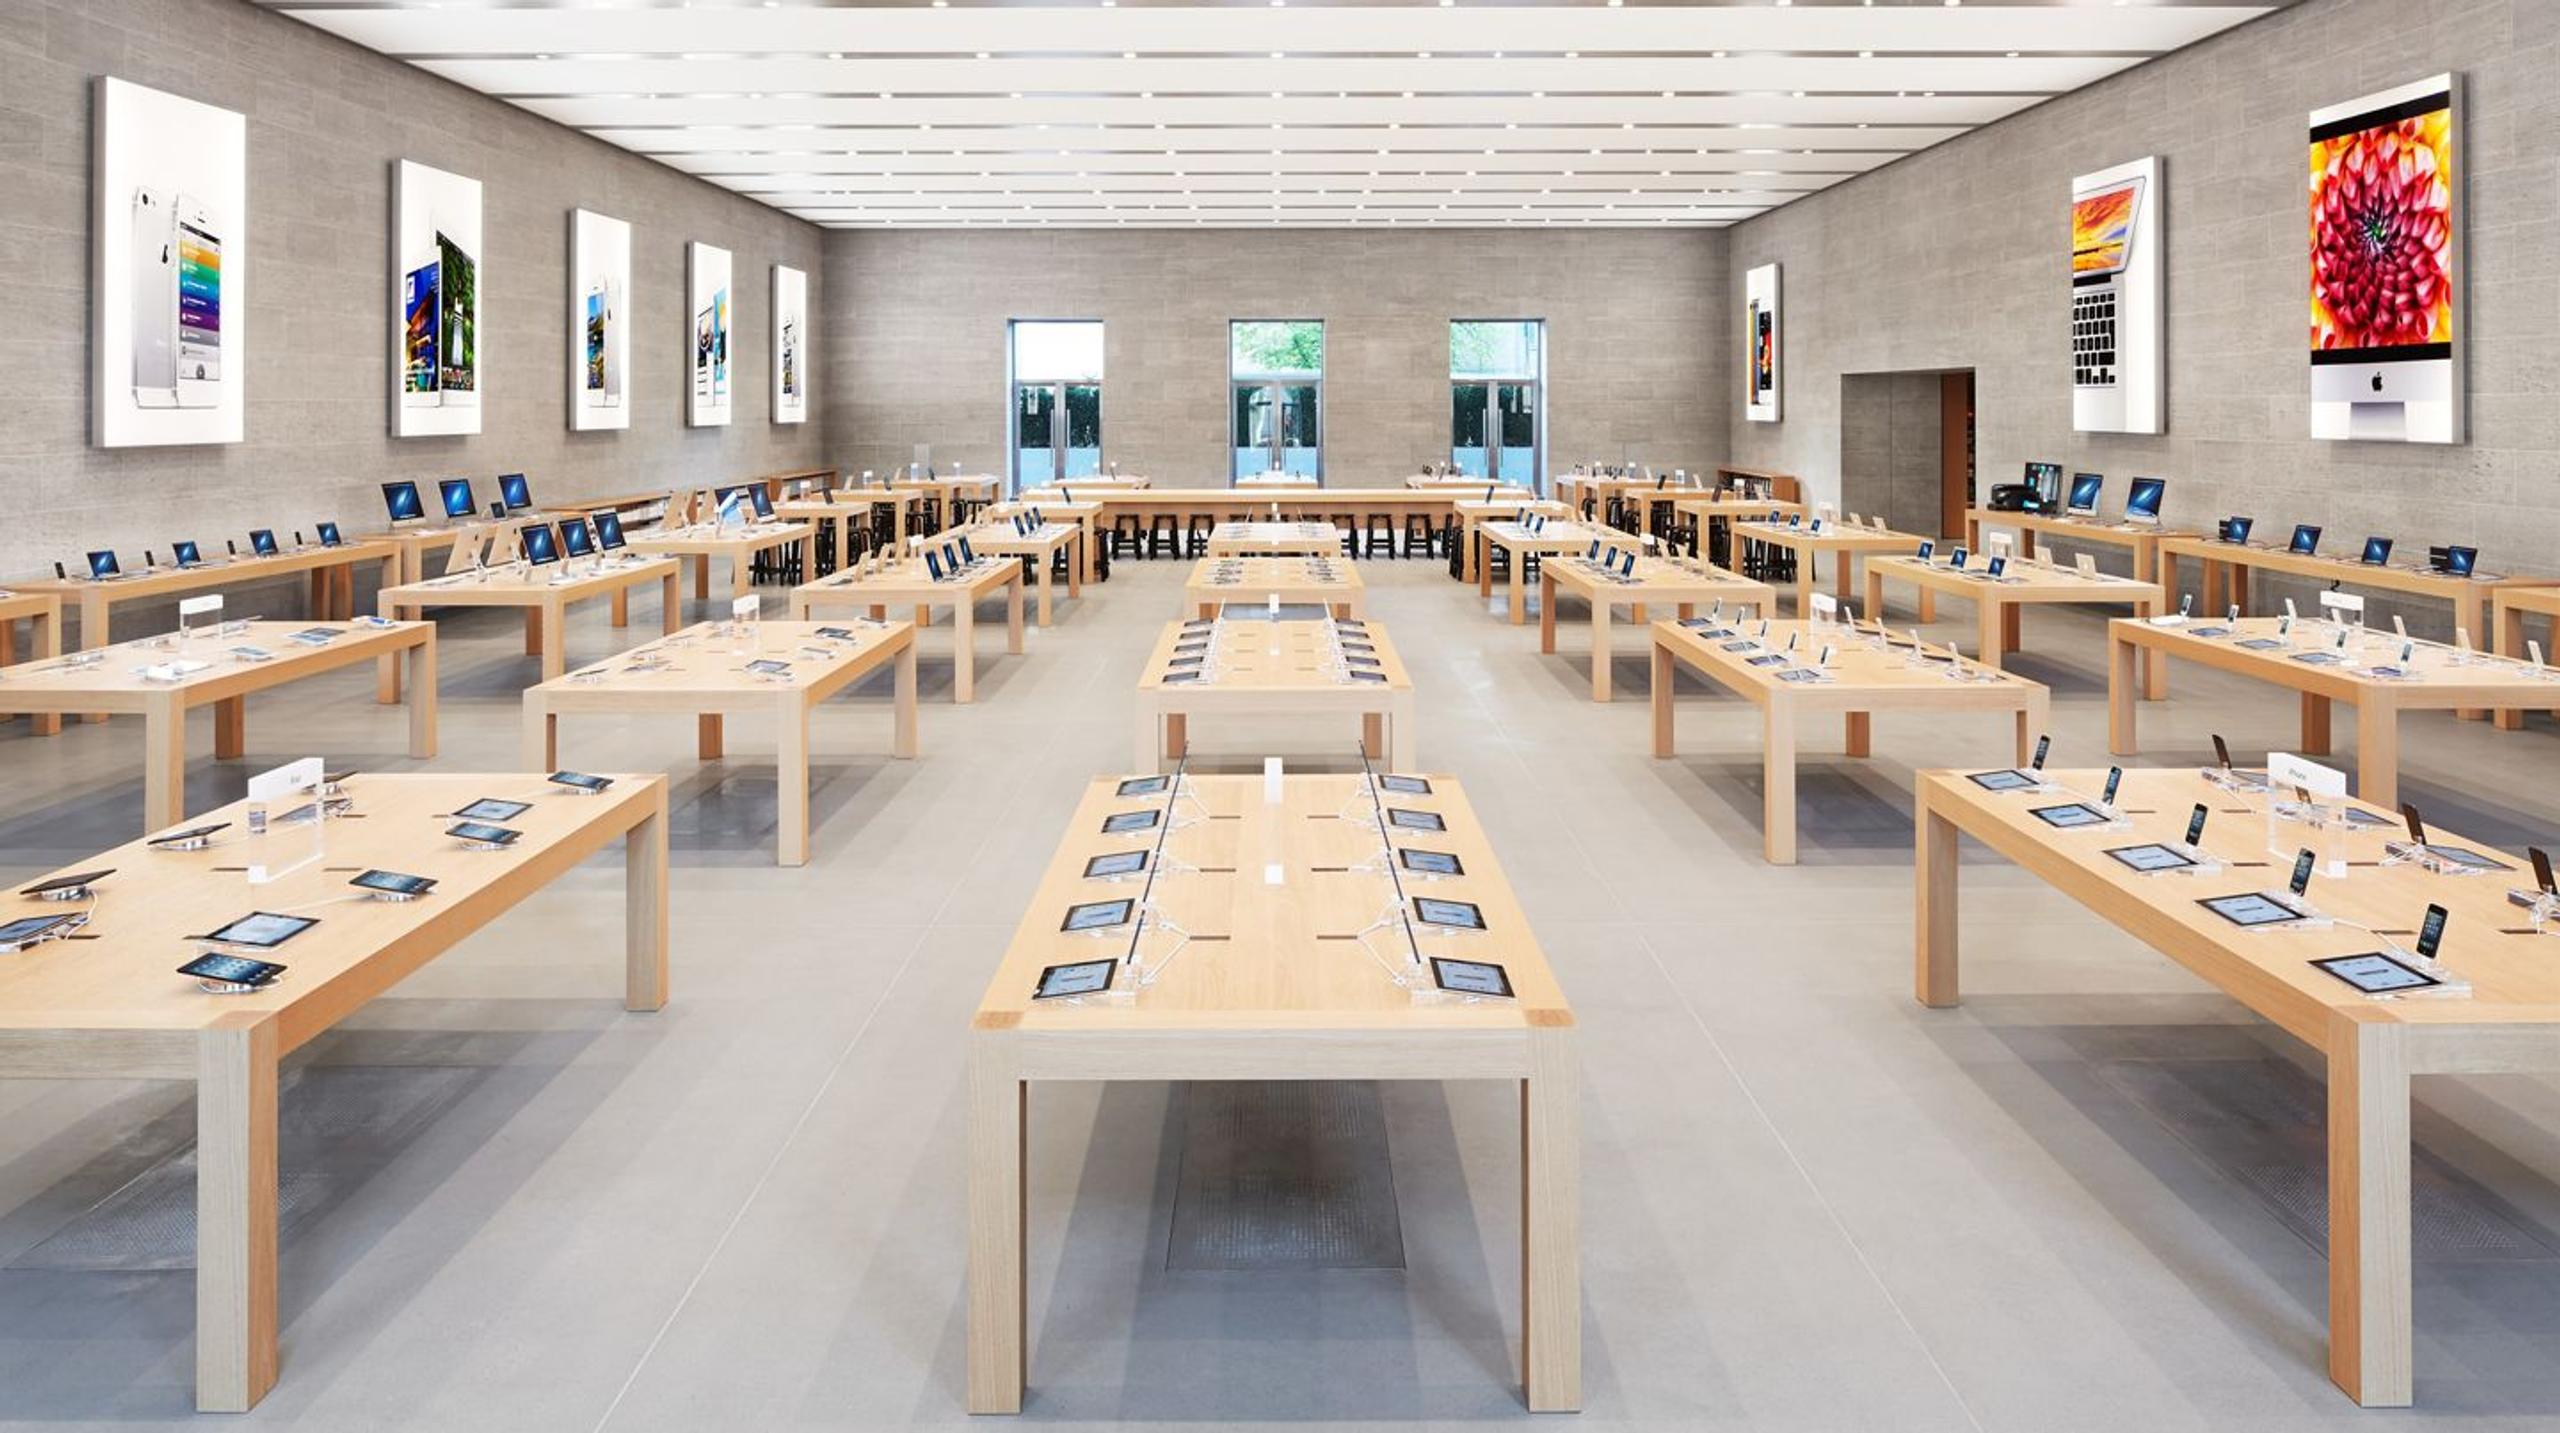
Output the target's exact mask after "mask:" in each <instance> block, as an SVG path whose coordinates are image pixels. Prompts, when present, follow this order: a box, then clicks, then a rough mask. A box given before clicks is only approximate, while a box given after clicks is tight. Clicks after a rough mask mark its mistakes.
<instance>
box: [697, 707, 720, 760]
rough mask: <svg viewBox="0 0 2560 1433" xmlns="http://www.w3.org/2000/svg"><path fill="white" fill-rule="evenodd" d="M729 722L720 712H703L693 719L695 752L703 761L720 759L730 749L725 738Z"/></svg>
mask: <svg viewBox="0 0 2560 1433" xmlns="http://www.w3.org/2000/svg"><path fill="white" fill-rule="evenodd" d="M727 735H728V727H727V723H726V722H724V721H722V720H721V717H720V713H718V712H703V713H701V714H700V715H698V716H696V717H695V718H694V719H693V754H694V756H695V757H696V758H698V759H700V760H703V761H718V760H719V759H720V757H721V754H722V753H723V752H724V751H726V750H727V749H728V747H727V742H726V740H725V738H726V737H727Z"/></svg>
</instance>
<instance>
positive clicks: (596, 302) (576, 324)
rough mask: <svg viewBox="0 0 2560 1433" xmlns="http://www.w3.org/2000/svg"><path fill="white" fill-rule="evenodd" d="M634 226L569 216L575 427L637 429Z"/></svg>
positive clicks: (584, 213)
mask: <svg viewBox="0 0 2560 1433" xmlns="http://www.w3.org/2000/svg"><path fill="white" fill-rule="evenodd" d="M630 312H631V226H630V225H629V224H626V223H624V222H623V221H622V220H620V219H615V218H611V217H609V216H607V215H603V214H598V213H596V212H595V211H594V210H591V209H573V210H571V211H569V426H570V427H571V428H573V429H576V430H578V431H581V432H585V431H592V430H599V429H612V428H628V427H630V426H631V397H630V384H631V319H630Z"/></svg>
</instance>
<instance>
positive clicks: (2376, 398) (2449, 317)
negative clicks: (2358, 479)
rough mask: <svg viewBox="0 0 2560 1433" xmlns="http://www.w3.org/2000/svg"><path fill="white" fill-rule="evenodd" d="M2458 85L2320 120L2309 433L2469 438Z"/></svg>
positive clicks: (2439, 80) (2346, 108) (2441, 82)
mask: <svg viewBox="0 0 2560 1433" xmlns="http://www.w3.org/2000/svg"><path fill="white" fill-rule="evenodd" d="M2456 98H2457V96H2456V94H2455V81H2454V76H2452V75H2449V74H2447V75H2437V76H2435V77H2433V78H2432V79H2424V80H2420V81H2418V82H2417V83H2415V84H2408V85H2402V86H2400V87H2399V88H2398V89H2391V90H2385V91H2383V92H2382V93H2380V94H2374V95H2367V96H2365V97H2364V98H2362V99H2358V100H2350V101H2348V102H2347V103H2345V104H2339V105H2331V106H2329V107H2328V108H2327V109H2319V110H2313V111H2312V112H2311V184H2310V201H2311V202H2310V219H2311V222H2310V243H2311V436H2313V437H2315V438H2369V439H2379V440H2382V441H2386V442H2402V443H2458V442H2460V441H2462V427H2463V422H2462V419H2463V414H2462V406H2463V395H2462V323H2463V313H2462V269H2461V237H2462V212H2461V210H2462V170H2461V168H2460V163H2459V155H2460V152H2459V150H2458V149H2457V148H2456V146H2455V143H2454V139H2455V133H2456V128H2457V118H2458V113H2457V106H2456V103H2455V101H2456Z"/></svg>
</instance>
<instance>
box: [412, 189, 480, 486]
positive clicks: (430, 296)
mask: <svg viewBox="0 0 2560 1433" xmlns="http://www.w3.org/2000/svg"><path fill="white" fill-rule="evenodd" d="M481 253H482V251H481V247H480V181H479V180H477V179H465V178H463V177H462V176H461V175H459V174H448V173H446V172H445V171H443V170H441V169H432V168H429V167H428V166H426V165H423V164H418V163H414V162H412V161H410V160H406V159H403V160H400V161H398V162H397V163H395V164H394V165H393V166H392V179H391V389H392V392H391V436H393V437H395V438H417V437H425V436H431V435H443V434H455V433H477V432H479V431H480V399H481V395H482V394H483V393H485V392H486V391H487V389H486V387H485V386H484V385H483V383H482V382H481V376H482V368H481V364H482V360H483V359H484V358H485V357H486V356H487V355H486V353H485V352H484V351H483V348H482V345H481V342H480V292H481V285H482V284H484V283H486V282H487V280H488V276H487V274H485V273H484V272H482V269H481Z"/></svg>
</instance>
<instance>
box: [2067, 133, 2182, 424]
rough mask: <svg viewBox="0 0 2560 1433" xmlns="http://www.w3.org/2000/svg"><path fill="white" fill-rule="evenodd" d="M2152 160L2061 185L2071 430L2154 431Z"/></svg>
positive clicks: (2159, 307) (2158, 373) (2156, 213)
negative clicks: (2067, 191) (2066, 234)
mask: <svg viewBox="0 0 2560 1433" xmlns="http://www.w3.org/2000/svg"><path fill="white" fill-rule="evenodd" d="M2167 201H2168V196H2167V194H2166V193H2165V192H2164V191H2163V190H2162V189H2161V187H2160V161H2159V160H2158V159H2157V158H2150V157H2146V158H2142V159H2137V160H2134V161H2133V162H2132V163H2130V164H2119V165H2117V166H2115V167H2114V168H2112V169H2101V170H2099V171H2098V172H2097V173H2095V174H2083V175H2081V176H2080V177H2079V178H2077V179H2074V180H2072V181H2071V428H2072V431H2073V432H2076V433H2157V432H2159V431H2160V430H2161V422H2162V418H2163V414H2164V410H2165V407H2166V405H2165V404H2164V403H2163V401H2162V388H2163V382H2164V377H2165V374H2166V364H2165V362H2164V357H2165V354H2164V350H2165V348H2166V347H2167V345H2166V344H2165V343H2164V342H2163V339H2164V337H2165V335H2164V333H2163V332H2162V321H2163V315H2164V314H2165V313H2166V311H2167V310H2166V306H2165V305H2164V304H2163V303H2162V302H2161V288H2160V273H2161V263H2160V246H2161V236H2162V235H2163V234H2164V233H2166V232H2167V230H2166V228H2165V226H2164V225H2163V223H2162V215H2161V209H2162V206H2163V205H2165V204H2166V203H2167Z"/></svg>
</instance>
